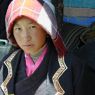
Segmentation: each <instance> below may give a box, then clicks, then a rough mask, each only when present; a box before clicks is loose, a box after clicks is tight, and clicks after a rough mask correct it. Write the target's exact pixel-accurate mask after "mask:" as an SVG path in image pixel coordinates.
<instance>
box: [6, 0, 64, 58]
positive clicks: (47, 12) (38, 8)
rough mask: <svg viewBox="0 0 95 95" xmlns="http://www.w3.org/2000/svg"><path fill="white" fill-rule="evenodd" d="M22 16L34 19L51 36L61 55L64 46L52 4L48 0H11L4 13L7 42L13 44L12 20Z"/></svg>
mask: <svg viewBox="0 0 95 95" xmlns="http://www.w3.org/2000/svg"><path fill="white" fill-rule="evenodd" d="M22 16H25V17H28V18H30V19H31V20H34V21H36V22H37V23H38V24H39V25H40V26H41V27H42V28H43V29H44V30H45V31H46V32H47V33H48V34H49V35H50V36H51V38H52V40H53V43H54V45H55V47H56V50H57V51H58V54H59V56H63V55H64V52H65V47H64V44H63V41H62V38H61V36H60V35H59V33H58V27H57V22H56V17H55V14H54V6H53V5H52V4H51V2H50V0H43V1H42V0H13V1H12V2H11V3H10V5H9V7H8V10H7V13H6V18H5V21H6V31H7V38H8V40H9V42H11V43H12V44H15V45H16V43H14V41H13V39H12V37H11V34H12V28H13V24H14V21H15V20H16V19H18V18H20V17H22Z"/></svg>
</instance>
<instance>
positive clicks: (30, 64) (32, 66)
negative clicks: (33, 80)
mask: <svg viewBox="0 0 95 95" xmlns="http://www.w3.org/2000/svg"><path fill="white" fill-rule="evenodd" d="M46 52H47V47H45V49H44V50H43V51H42V53H41V55H40V56H39V57H38V59H37V61H36V63H34V61H33V60H32V58H31V56H30V55H29V54H25V61H26V74H27V76H28V77H29V76H30V75H32V74H33V73H34V72H35V71H36V69H37V68H38V67H39V66H40V64H41V62H42V60H43V58H44V56H45V54H46Z"/></svg>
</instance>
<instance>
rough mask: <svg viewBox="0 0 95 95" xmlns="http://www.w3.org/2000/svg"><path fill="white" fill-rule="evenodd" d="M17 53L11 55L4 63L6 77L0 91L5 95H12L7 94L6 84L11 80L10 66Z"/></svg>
mask: <svg viewBox="0 0 95 95" xmlns="http://www.w3.org/2000/svg"><path fill="white" fill-rule="evenodd" d="M17 53H18V50H17V51H15V52H14V53H12V54H11V55H10V56H9V57H8V58H7V59H6V60H5V61H4V64H5V66H6V67H7V69H8V75H7V77H6V79H5V80H4V82H3V83H2V84H1V89H2V91H3V92H4V94H5V95H14V94H8V89H7V84H8V82H9V81H10V79H11V78H12V66H11V61H12V59H13V58H14V57H15V55H16V54H17Z"/></svg>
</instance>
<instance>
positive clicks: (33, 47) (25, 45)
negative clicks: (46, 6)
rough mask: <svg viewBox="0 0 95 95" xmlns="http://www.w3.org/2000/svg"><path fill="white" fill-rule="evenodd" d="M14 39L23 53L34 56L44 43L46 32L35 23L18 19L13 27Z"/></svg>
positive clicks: (26, 19) (25, 19)
mask: <svg viewBox="0 0 95 95" xmlns="http://www.w3.org/2000/svg"><path fill="white" fill-rule="evenodd" d="M13 35H14V38H15V40H16V42H17V44H18V45H19V47H20V48H21V49H22V50H24V52H26V53H29V54H32V55H34V54H36V53H37V52H38V51H39V49H40V48H41V47H43V45H44V44H45V42H46V35H47V34H46V32H45V31H44V30H43V29H42V28H41V26H39V25H38V24H37V23H36V22H34V21H32V20H30V19H28V18H25V17H23V18H20V19H19V20H17V21H16V22H15V24H14V27H13Z"/></svg>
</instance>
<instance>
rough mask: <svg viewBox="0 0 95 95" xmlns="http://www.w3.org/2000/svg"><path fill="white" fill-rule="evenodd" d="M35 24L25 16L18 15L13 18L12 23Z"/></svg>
mask: <svg viewBox="0 0 95 95" xmlns="http://www.w3.org/2000/svg"><path fill="white" fill-rule="evenodd" d="M24 23H27V24H37V23H36V22H35V21H34V20H32V19H30V18H27V17H20V18H18V19H16V20H15V22H14V24H24Z"/></svg>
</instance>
